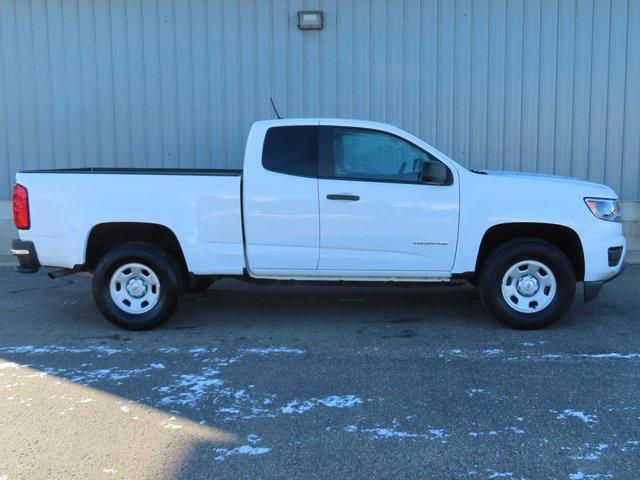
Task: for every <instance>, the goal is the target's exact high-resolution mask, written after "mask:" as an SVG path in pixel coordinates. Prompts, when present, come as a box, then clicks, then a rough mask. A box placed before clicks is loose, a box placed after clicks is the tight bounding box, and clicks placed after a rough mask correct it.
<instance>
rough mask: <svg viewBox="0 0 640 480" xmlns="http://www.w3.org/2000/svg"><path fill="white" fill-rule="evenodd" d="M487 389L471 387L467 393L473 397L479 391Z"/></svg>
mask: <svg viewBox="0 0 640 480" xmlns="http://www.w3.org/2000/svg"><path fill="white" fill-rule="evenodd" d="M485 391H486V390H485V389H484V388H470V389H469V390H467V395H469V396H470V397H473V396H474V395H476V394H478V393H485Z"/></svg>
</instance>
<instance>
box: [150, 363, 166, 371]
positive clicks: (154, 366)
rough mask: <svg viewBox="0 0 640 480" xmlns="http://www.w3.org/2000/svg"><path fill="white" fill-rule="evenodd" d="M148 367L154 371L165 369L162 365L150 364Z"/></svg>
mask: <svg viewBox="0 0 640 480" xmlns="http://www.w3.org/2000/svg"><path fill="white" fill-rule="evenodd" d="M150 366H151V368H155V369H158V370H160V369H163V368H166V367H165V366H164V363H152V364H151V365H150Z"/></svg>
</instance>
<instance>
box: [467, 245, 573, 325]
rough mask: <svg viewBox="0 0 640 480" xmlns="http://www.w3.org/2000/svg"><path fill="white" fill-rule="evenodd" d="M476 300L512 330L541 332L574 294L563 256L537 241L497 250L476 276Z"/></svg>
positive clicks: (564, 310)
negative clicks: (478, 297) (478, 276)
mask: <svg viewBox="0 0 640 480" xmlns="http://www.w3.org/2000/svg"><path fill="white" fill-rule="evenodd" d="M479 288H480V297H481V299H482V302H483V303H484V305H485V307H486V308H487V310H489V312H490V313H491V314H492V315H493V316H494V317H495V318H496V319H498V320H499V321H500V322H502V323H504V324H505V325H507V326H509V327H511V328H516V329H538V328H544V327H546V326H548V325H551V324H552V323H554V322H556V321H557V320H559V319H560V318H562V317H563V316H564V315H565V313H567V311H568V310H569V308H570V307H571V305H572V303H573V300H574V297H575V293H576V276H575V272H574V270H573V266H572V265H571V262H570V261H569V259H568V258H567V256H566V255H565V254H564V253H563V252H562V251H561V250H559V249H558V248H556V247H555V246H553V245H551V244H549V243H546V242H543V241H539V240H522V241H517V242H512V243H509V244H506V245H504V246H502V247H500V248H498V249H497V250H496V251H495V252H494V253H493V254H492V255H491V256H490V257H489V259H488V260H487V261H486V262H485V264H484V267H483V268H482V271H481V275H480V283H479Z"/></svg>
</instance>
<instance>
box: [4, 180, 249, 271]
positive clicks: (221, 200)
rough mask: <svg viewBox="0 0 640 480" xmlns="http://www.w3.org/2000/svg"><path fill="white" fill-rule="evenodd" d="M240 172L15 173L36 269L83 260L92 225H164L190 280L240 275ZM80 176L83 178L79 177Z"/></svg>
mask: <svg viewBox="0 0 640 480" xmlns="http://www.w3.org/2000/svg"><path fill="white" fill-rule="evenodd" d="M241 173H242V171H241V170H220V169H181V168H178V169H170V168H72V169H65V168H62V169H54V170H37V171H28V172H20V173H18V174H17V176H16V179H17V182H18V183H19V184H21V185H23V186H24V187H25V188H26V189H27V191H28V192H29V203H30V216H31V228H30V229H29V230H21V231H20V238H21V239H22V240H30V241H33V242H34V243H35V244H37V246H38V258H39V260H40V263H41V264H42V265H49V266H56V267H65V268H72V267H73V266H74V265H78V264H82V263H83V262H84V261H85V249H86V247H87V245H88V240H89V235H90V234H91V231H92V229H93V228H94V227H95V226H97V225H103V226H104V225H105V224H120V223H138V224H153V225H160V226H164V227H166V228H167V229H169V230H170V231H171V232H172V233H173V234H174V235H175V237H176V238H177V239H178V241H179V242H180V245H181V248H182V252H183V254H184V258H185V261H186V263H187V267H188V269H189V271H190V272H192V273H194V274H199V275H204V274H209V273H212V272H222V273H227V274H230V275H237V274H241V273H242V271H243V268H244V266H245V265H244V248H243V242H242V223H241V219H242V216H241V205H240V184H241V178H242V177H241ZM82 174H84V175H82Z"/></svg>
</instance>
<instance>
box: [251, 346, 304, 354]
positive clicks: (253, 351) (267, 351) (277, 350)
mask: <svg viewBox="0 0 640 480" xmlns="http://www.w3.org/2000/svg"><path fill="white" fill-rule="evenodd" d="M240 352H241V353H250V354H257V355H269V354H271V353H299V354H302V353H305V351H304V350H300V349H299V348H290V347H271V348H242V349H240Z"/></svg>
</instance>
